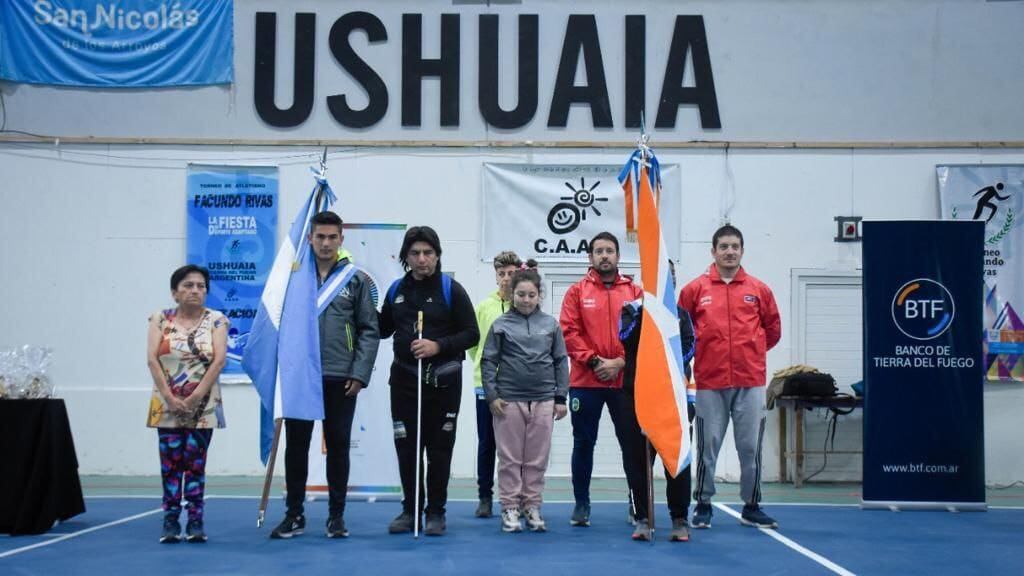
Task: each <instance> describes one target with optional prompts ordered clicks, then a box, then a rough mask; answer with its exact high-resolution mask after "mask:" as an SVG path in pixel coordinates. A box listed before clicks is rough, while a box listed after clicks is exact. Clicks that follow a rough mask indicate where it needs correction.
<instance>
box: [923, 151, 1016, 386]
mask: <svg viewBox="0 0 1024 576" xmlns="http://www.w3.org/2000/svg"><path fill="white" fill-rule="evenodd" d="M936 170H937V172H938V182H939V198H940V200H941V202H942V214H943V217H944V218H947V219H952V220H976V221H981V222H984V223H985V256H984V258H985V272H984V274H985V295H984V303H985V306H984V310H985V320H984V322H985V324H984V342H985V348H986V349H985V376H986V378H988V379H989V380H1003V381H1017V382H1024V320H1022V318H1021V316H1020V314H1021V312H1022V311H1024V261H1021V262H1018V261H1017V260H1018V258H1017V253H1018V252H1020V251H1021V249H1024V232H1022V230H1024V228H1021V217H1022V215H1024V214H1022V211H1024V165H1020V164H1016V165H1013V164H1003V165H998V164H986V165H949V166H938V167H937V168H936Z"/></svg>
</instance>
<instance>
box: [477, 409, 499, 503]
mask: <svg viewBox="0 0 1024 576" xmlns="http://www.w3.org/2000/svg"><path fill="white" fill-rule="evenodd" d="M476 437H477V443H476V486H477V495H478V496H479V497H480V499H481V500H483V499H484V498H492V497H494V460H495V457H496V452H497V446H495V445H494V417H493V416H491V407H490V406H488V404H487V399H486V398H483V397H481V396H478V397H477V398H476Z"/></svg>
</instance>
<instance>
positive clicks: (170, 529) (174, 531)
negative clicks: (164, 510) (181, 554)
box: [160, 515, 181, 544]
mask: <svg viewBox="0 0 1024 576" xmlns="http://www.w3.org/2000/svg"><path fill="white" fill-rule="evenodd" d="M180 540H181V522H178V518H177V517H175V516H169V515H168V516H164V528H163V531H162V532H161V533H160V543H161V544H177V543H178V542H179V541H180Z"/></svg>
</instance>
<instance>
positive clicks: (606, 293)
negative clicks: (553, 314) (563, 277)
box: [560, 268, 643, 388]
mask: <svg viewBox="0 0 1024 576" xmlns="http://www.w3.org/2000/svg"><path fill="white" fill-rule="evenodd" d="M642 294H643V291H642V290H641V289H640V288H639V287H638V286H637V285H636V284H633V281H632V280H630V279H629V278H626V277H625V276H619V277H618V278H617V279H616V280H615V283H614V284H612V286H611V288H605V286H604V283H603V282H601V277H600V276H599V275H598V274H597V272H594V269H593V268H591V269H590V270H588V271H587V275H586V276H584V277H583V279H582V280H580V281H579V282H577V283H575V284H573V285H572V286H570V287H569V290H568V291H567V292H566V293H565V298H564V299H563V300H562V317H561V319H560V323H561V325H562V334H563V335H564V336H565V347H566V350H567V351H568V352H569V366H570V369H569V387H570V388H622V372H619V376H618V378H616V379H615V380H609V381H607V382H602V381H601V380H598V379H597V375H595V374H594V371H593V370H591V369H590V367H589V366H587V361H588V360H590V359H591V358H593V357H594V355H595V354H596V355H598V356H601V357H602V358H625V356H626V351H625V350H624V349H623V348H622V342H620V341H619V316H620V315H621V314H622V304H623V303H625V302H630V301H633V300H636V299H637V298H639V297H640V296H641V295H642Z"/></svg>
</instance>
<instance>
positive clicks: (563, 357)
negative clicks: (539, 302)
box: [480, 308, 569, 404]
mask: <svg viewBox="0 0 1024 576" xmlns="http://www.w3.org/2000/svg"><path fill="white" fill-rule="evenodd" d="M480 375H481V379H482V380H483V386H484V394H485V395H486V397H487V402H488V404H489V403H491V402H494V401H495V400H496V399H498V398H501V399H502V400H507V401H514V402H529V401H538V400H550V399H552V398H554V399H555V402H557V403H559V404H564V403H565V397H566V395H567V394H568V393H569V363H568V354H566V352H565V339H564V338H563V337H562V328H561V327H560V326H559V325H558V320H557V319H556V318H554V317H553V316H550V315H548V314H545V313H544V312H541V310H540V309H539V308H538V309H537V310H534V312H533V313H532V314H530V315H529V316H523V315H522V314H520V313H519V312H518V311H516V309H515V308H512V309H511V310H509V311H508V312H506V313H504V314H502V315H501V316H498V318H497V320H495V321H494V324H492V325H491V329H490V331H489V332H488V333H487V340H486V342H485V344H484V352H483V355H481V357H480Z"/></svg>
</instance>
